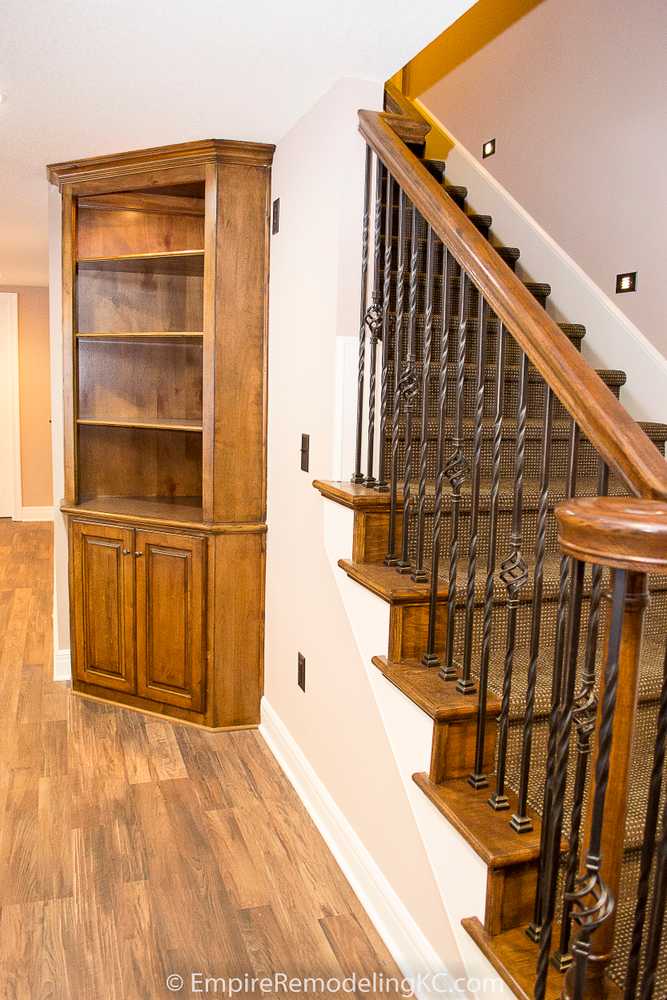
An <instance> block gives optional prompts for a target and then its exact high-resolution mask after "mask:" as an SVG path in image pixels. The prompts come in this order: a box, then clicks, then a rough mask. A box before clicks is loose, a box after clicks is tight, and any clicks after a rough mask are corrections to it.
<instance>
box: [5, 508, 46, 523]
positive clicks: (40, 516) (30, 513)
mask: <svg viewBox="0 0 667 1000" xmlns="http://www.w3.org/2000/svg"><path fill="white" fill-rule="evenodd" d="M14 520H15V521H53V507H21V509H20V510H19V512H18V514H17V515H16V517H15V518H14Z"/></svg>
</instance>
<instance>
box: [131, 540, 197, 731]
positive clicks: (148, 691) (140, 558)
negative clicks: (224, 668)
mask: <svg viewBox="0 0 667 1000" xmlns="http://www.w3.org/2000/svg"><path fill="white" fill-rule="evenodd" d="M136 550H137V554H138V555H137V558H136V560H135V562H136V573H137V576H136V579H137V690H138V692H139V694H140V695H143V697H145V698H152V699H153V700H156V701H161V702H165V703H167V704H169V705H179V706H180V707H182V708H189V709H191V710H193V711H197V712H200V711H203V700H204V698H203V694H204V662H205V656H204V593H205V591H204V587H205V552H206V549H205V542H204V539H203V538H197V537H195V536H193V535H180V534H175V533H171V532H167V531H137V533H136Z"/></svg>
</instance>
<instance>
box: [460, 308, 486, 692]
mask: <svg viewBox="0 0 667 1000" xmlns="http://www.w3.org/2000/svg"><path fill="white" fill-rule="evenodd" d="M478 294H479V306H478V310H477V372H476V387H475V429H474V432H473V457H472V487H471V492H472V497H471V507H470V540H469V543H468V580H467V586H466V617H465V627H464V638H463V672H462V674H461V677H459V679H458V681H457V682H456V689H457V691H460V692H461V694H474V692H475V690H476V687H475V682H474V681H473V679H472V631H473V625H474V622H475V580H476V576H477V544H478V540H479V524H478V522H479V485H480V479H481V465H482V422H483V419H484V387H485V374H486V317H487V305H486V302H485V301H484V297H483V295H482V293H481V292H479V293H478Z"/></svg>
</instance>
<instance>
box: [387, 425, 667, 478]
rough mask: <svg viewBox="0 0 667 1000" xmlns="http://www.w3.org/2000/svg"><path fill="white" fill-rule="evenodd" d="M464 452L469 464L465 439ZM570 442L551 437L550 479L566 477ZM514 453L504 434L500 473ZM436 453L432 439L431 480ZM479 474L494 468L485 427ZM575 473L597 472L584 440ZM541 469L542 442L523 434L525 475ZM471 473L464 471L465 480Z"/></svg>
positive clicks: (401, 451)
mask: <svg viewBox="0 0 667 1000" xmlns="http://www.w3.org/2000/svg"><path fill="white" fill-rule="evenodd" d="M663 447H664V445H663ZM462 450H463V454H464V456H465V458H466V460H467V462H468V465H469V466H471V465H472V458H473V442H472V441H471V440H470V439H466V440H465V441H464V442H463V446H462ZM451 451H452V448H451V444H450V445H449V447H448V449H447V455H451ZM568 452H569V442H568V440H567V438H565V437H555V436H554V437H553V438H552V443H551V461H550V464H549V468H550V475H551V477H552V478H553V479H565V477H566V475H567V469H568ZM515 454H516V442H515V439H514V437H513V436H509V435H507V436H504V437H503V441H502V444H501V448H500V475H501V477H505V478H513V476H514V460H515ZM436 455H437V442H436V441H434V440H431V441H429V442H428V443H427V463H428V476H429V479H430V480H433V479H434V478H435V475H436V468H437V466H436ZM419 458H420V453H419V441H414V443H413V449H412V470H413V476H415V475H418V469H419ZM480 462H481V464H480V474H481V476H482V478H483V479H490V478H491V473H492V469H493V441H492V439H491V437H490V435H489V433H488V430H487V431H486V433H485V435H484V437H483V439H482V447H481V456H480ZM398 468H399V469H401V470H403V469H404V468H405V448H404V442H403V441H402V440H399V446H398ZM577 468H578V475H579V477H580V478H582V479H595V478H596V477H597V474H598V468H599V461H598V457H597V454H596V452H595V450H594V449H593V447H592V446H591V445H590V444H589V442H587V441H582V442H581V443H580V445H579V461H578V465H577ZM541 469H542V442H541V440H540V439H539V438H538V437H533V436H531V437H528V436H527V437H526V441H525V464H524V477H525V478H526V479H529V478H534V479H539V477H540V474H541ZM469 477H470V473H469V472H468V474H467V479H468V482H469V481H470V479H469Z"/></svg>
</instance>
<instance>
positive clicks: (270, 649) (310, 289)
mask: <svg viewBox="0 0 667 1000" xmlns="http://www.w3.org/2000/svg"><path fill="white" fill-rule="evenodd" d="M381 100H382V91H381V87H380V86H378V85H376V84H373V83H370V82H361V81H353V80H345V81H341V82H339V83H338V84H337V85H336V86H335V87H334V88H332V90H331V91H329V92H328V93H327V94H326V95H325V96H324V97H323V98H322V99H321V100H320V101H319V102H318V104H317V105H316V106H315V107H314V108H313V109H311V110H310V111H309V112H308V114H307V115H305V116H304V118H302V119H301V121H300V122H299V123H298V124H297V125H296V126H295V127H294V128H293V129H292V130H291V131H290V132H289V133H288V135H287V136H286V137H285V138H284V139H283V140H282V141H281V142H280V143H279V144H278V148H277V150H276V156H275V159H274V168H273V177H272V188H273V197H274V198H276V197H279V198H280V232H279V233H278V234H277V235H276V236H274V237H273V239H272V243H271V284H270V297H271V311H270V318H269V400H270V403H269V446H268V486H269V489H268V497H269V504H268V523H269V533H268V541H267V545H268V553H267V556H268V558H267V581H266V687H265V693H266V699H267V700H268V702H269V703H270V705H271V706H272V707H273V709H274V710H275V712H276V713H277V714H278V716H279V717H280V719H281V720H282V721H283V723H284V724H285V726H286V727H287V729H288V731H289V733H290V734H291V736H292V738H293V740H294V741H295V742H296V743H297V745H298V746H299V748H300V749H301V751H302V752H303V754H304V755H305V757H306V758H307V760H308V762H309V763H310V765H311V766H312V767H313V769H314V770H315V771H316V773H317V775H318V777H319V778H320V780H321V781H322V783H323V784H324V785H325V787H326V789H327V790H328V792H329V793H330V795H331V796H332V797H333V799H334V800H335V802H336V803H337V805H338V807H339V808H340V809H341V811H342V812H343V814H344V815H345V817H346V818H347V820H348V821H349V823H350V824H351V826H352V827H353V829H354V830H355V832H356V833H357V835H358V836H359V838H360V839H361V840H362V842H363V843H364V845H365V846H366V848H367V850H368V851H369V852H370V853H371V854H372V856H373V858H374V860H375V861H376V863H377V865H378V866H379V867H380V869H381V870H382V872H383V873H384V875H385V877H386V878H387V879H388V881H389V882H390V884H391V886H392V887H393V889H394V890H395V892H396V893H397V894H398V896H399V897H400V899H401V900H402V901H403V903H404V904H405V906H406V907H407V909H408V911H409V912H410V913H411V914H412V916H413V919H414V920H415V921H416V922H417V924H418V926H419V927H420V929H421V931H422V933H423V934H424V935H425V936H426V937H427V939H428V940H429V941H430V942H431V943H432V945H433V946H434V947H436V948H439V949H442V951H441V953H445V954H447V955H448V964H449V965H450V967H451V966H453V965H455V964H456V962H457V961H458V955H457V949H456V945H455V943H454V942H453V938H452V932H451V928H450V926H449V923H448V920H447V916H446V914H445V912H444V910H443V907H442V903H441V900H440V896H439V892H438V887H437V883H436V882H435V880H434V876H433V872H432V870H431V867H430V864H429V861H428V858H427V856H426V854H425V850H424V846H423V843H422V841H421V839H420V836H419V832H418V830H417V828H416V825H415V821H414V818H413V815H412V813H411V810H410V806H409V803H408V800H407V797H406V795H405V792H404V789H403V785H402V782H401V777H400V775H399V773H398V770H397V766H396V762H395V759H394V756H393V754H392V749H391V746H390V744H389V741H388V739H387V735H386V732H385V730H384V727H383V724H382V719H381V718H380V715H379V712H378V707H377V705H376V702H375V699H374V697H373V691H372V689H371V686H370V683H369V679H368V677H367V673H366V668H365V664H364V662H363V661H362V659H361V657H360V654H359V650H358V648H357V645H356V642H355V637H354V634H353V632H352V628H351V625H350V622H349V620H348V617H347V615H346V611H345V608H344V606H343V602H342V600H341V595H340V593H339V590H338V587H337V585H336V579H335V577H334V575H333V572H332V568H331V563H330V560H329V557H328V554H327V551H326V548H325V537H324V516H325V509H324V504H325V503H326V501H324V500H322V498H321V496H320V495H319V494H318V493H317V492H316V491H315V490H314V489H313V487H312V479H313V478H315V477H319V478H323V479H327V478H332V472H333V466H334V458H333V456H334V452H335V423H336V414H335V411H336V399H335V394H336V393H335V390H336V359H337V342H338V340H339V338H341V337H350V338H356V332H357V325H358V310H359V266H360V253H361V243H360V228H361V217H362V201H363V197H362V192H363V162H364V161H363V157H364V149H363V143H362V141H361V138H360V137H359V135H358V133H357V108H359V107H378V106H379V104H380V102H381ZM301 433H308V434H310V472H309V473H304V472H302V471H301V470H300V468H299V445H300V440H301V437H300V436H301ZM346 471H347V472H348V473H349V471H350V470H349V469H347V470H346ZM351 545H352V531H351V527H350V531H349V533H348V537H347V539H346V541H345V543H344V546H345V547H344V549H342V550H341V551H340V552H339V553H338V554H339V555H340V556H341V557H344V556H349V554H350V551H351ZM335 572H339V570H338V569H337V567H336V569H335ZM386 635H387V632H386V626H385V631H384V634H383V635H382V636H381V637H380V638H378V648H377V649H375V652H382V650H383V647H382V643H383V642H384V644H385V646H386ZM298 651H301V652H302V653H303V654H304V655H305V657H306V663H307V667H306V692H305V693H304V692H302V691H301V690H300V689H299V687H298V686H297V652H298Z"/></svg>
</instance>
